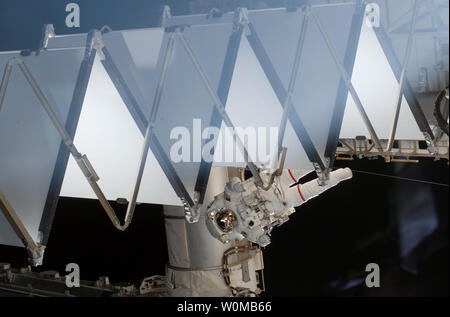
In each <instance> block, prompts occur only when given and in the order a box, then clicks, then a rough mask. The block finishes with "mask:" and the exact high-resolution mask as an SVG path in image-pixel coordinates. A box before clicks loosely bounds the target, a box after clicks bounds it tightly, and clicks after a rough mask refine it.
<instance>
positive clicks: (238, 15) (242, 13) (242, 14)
mask: <svg viewBox="0 0 450 317" xmlns="http://www.w3.org/2000/svg"><path fill="white" fill-rule="evenodd" d="M249 23H250V20H249V18H248V10H247V8H237V10H236V11H235V12H234V23H233V24H234V25H233V31H237V30H238V29H239V28H241V27H243V28H244V34H245V35H250V34H251V31H250V29H249V28H248V24H249Z"/></svg>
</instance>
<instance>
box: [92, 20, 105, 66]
mask: <svg viewBox="0 0 450 317" xmlns="http://www.w3.org/2000/svg"><path fill="white" fill-rule="evenodd" d="M105 28H106V26H104V27H103V28H102V30H104V29H105ZM103 47H105V44H104V43H103V38H102V31H98V30H94V31H92V38H91V41H90V43H89V54H90V52H91V51H92V50H96V52H97V55H98V56H99V58H100V60H102V61H104V60H105V54H104V53H103Z"/></svg>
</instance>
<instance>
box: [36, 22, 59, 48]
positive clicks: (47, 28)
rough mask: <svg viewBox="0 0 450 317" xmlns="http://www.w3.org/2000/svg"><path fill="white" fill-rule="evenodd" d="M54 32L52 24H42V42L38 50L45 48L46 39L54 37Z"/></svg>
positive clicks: (46, 44)
mask: <svg viewBox="0 0 450 317" xmlns="http://www.w3.org/2000/svg"><path fill="white" fill-rule="evenodd" d="M55 35H56V34H55V28H54V27H53V24H46V25H44V33H43V35H42V42H41V46H40V48H39V51H41V50H45V49H47V46H48V40H49V39H50V38H51V37H54V36H55Z"/></svg>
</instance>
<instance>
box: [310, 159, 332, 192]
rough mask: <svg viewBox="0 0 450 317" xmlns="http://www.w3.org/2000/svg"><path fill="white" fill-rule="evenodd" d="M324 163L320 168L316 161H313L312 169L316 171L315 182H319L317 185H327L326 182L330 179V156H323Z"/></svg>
mask: <svg viewBox="0 0 450 317" xmlns="http://www.w3.org/2000/svg"><path fill="white" fill-rule="evenodd" d="M324 161H325V162H324V163H325V164H326V166H327V167H326V168H325V169H322V168H320V166H319V164H317V163H313V166H314V169H315V171H316V174H317V183H318V184H319V186H326V185H328V182H329V181H330V172H331V169H330V167H329V166H330V158H328V157H325V158H324Z"/></svg>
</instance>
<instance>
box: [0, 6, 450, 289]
mask: <svg viewBox="0 0 450 317" xmlns="http://www.w3.org/2000/svg"><path fill="white" fill-rule="evenodd" d="M68 2H72V1H62V0H53V1H50V0H49V1H24V0H15V1H10V0H0V51H3V50H13V49H28V48H37V47H38V44H39V40H40V38H41V28H42V26H43V25H44V24H49V23H52V24H53V25H54V26H55V30H56V33H57V34H65V33H80V32H87V31H89V30H90V29H93V28H100V27H102V26H103V25H109V26H110V27H111V28H112V29H124V28H139V27H151V26H155V25H157V24H158V21H159V17H160V9H161V7H162V5H163V4H168V5H170V7H171V9H172V14H173V15H181V14H187V13H189V3H188V1H182V0H181V1H180V0H178V1H177V0H173V1H164V3H163V1H137V0H132V1H129V0H128V1H116V0H109V1H100V0H84V1H73V2H76V3H78V4H79V5H80V8H81V27H80V28H79V29H68V28H66V27H65V24H64V20H65V16H66V12H65V11H64V8H65V5H66V4H67V3H68ZM242 2H243V3H244V4H245V1H242ZM336 166H337V167H341V166H348V167H350V168H352V169H355V170H363V171H371V172H377V173H383V174H388V175H396V176H401V177H408V178H414V179H421V180H426V181H432V182H439V183H445V184H448V164H447V161H442V160H441V161H438V162H433V161H432V160H430V159H422V160H421V162H420V163H419V164H406V163H390V164H386V163H384V161H383V160H382V159H380V160H374V161H369V160H366V159H364V160H356V161H353V162H347V161H341V162H337V163H336ZM430 201H431V202H432V203H431V204H430ZM113 207H114V209H116V210H117V209H118V210H120V211H121V212H122V213H124V212H125V208H126V207H125V206H123V205H114V203H113ZM419 209H426V210H431V209H433V210H434V211H435V212H436V214H437V215H438V218H439V227H438V229H437V230H436V231H435V232H434V233H433V234H431V235H430V236H428V237H427V238H425V240H424V241H422V243H421V244H420V246H419V248H418V251H417V252H416V254H417V253H418V254H420V256H419V257H418V258H420V259H423V260H421V261H416V262H417V265H418V267H419V269H420V270H419V273H418V274H415V275H413V274H411V273H407V272H406V271H404V270H402V269H401V268H400V261H401V259H400V257H399V241H400V238H399V232H398V227H397V219H398V215H399V214H400V213H401V212H409V211H414V210H419ZM448 210H449V206H448V187H444V186H436V185H429V184H424V183H418V182H411V181H404V180H395V179H391V178H386V177H380V176H373V175H367V174H361V173H355V174H354V178H353V179H352V180H351V181H347V182H346V183H344V184H341V185H340V186H338V187H337V188H334V189H332V190H330V191H328V192H327V193H326V194H324V195H323V196H321V197H320V198H319V199H314V200H312V201H310V202H308V204H306V205H304V206H303V207H302V208H298V209H297V212H296V213H295V214H293V215H292V216H291V220H290V221H289V222H287V223H286V224H284V225H283V226H282V227H280V228H277V229H275V230H274V232H273V235H272V244H270V245H269V246H268V247H267V248H265V250H264V261H265V280H266V286H267V289H268V290H267V292H266V294H265V295H267V296H316V295H320V296H330V295H344V296H346V295H361V296H391V295H393V296H408V295H425V296H433V295H440V296H442V295H445V296H448V285H449V279H448V278H449V277H448V269H449V262H448ZM0 262H9V263H11V264H12V265H13V266H15V267H20V266H24V265H27V254H26V252H25V250H24V249H22V248H14V247H6V246H0ZM70 262H76V263H78V264H79V265H80V268H81V278H82V279H86V280H92V279H96V278H98V277H99V276H102V275H107V276H109V277H110V280H111V282H113V283H117V282H132V283H138V282H139V280H140V279H142V278H144V277H147V276H150V275H155V274H164V265H165V263H166V262H167V248H166V241H165V232H164V222H163V218H162V207H161V206H157V205H146V204H142V205H139V206H138V207H137V209H136V212H135V218H134V221H133V223H132V225H131V226H130V227H129V228H128V230H127V231H125V232H119V231H118V230H116V229H115V228H114V227H113V226H112V225H111V224H110V222H109V219H108V218H107V216H106V215H105V213H104V211H103V210H102V208H101V206H100V204H99V203H98V202H97V201H96V200H84V199H69V198H61V199H60V200H59V203H58V208H57V211H56V217H55V221H54V224H53V229H52V234H51V235H50V240H49V243H48V246H47V250H46V257H45V261H44V265H43V266H42V267H41V268H39V270H46V269H55V270H58V271H60V272H61V273H64V268H65V265H66V264H67V263H70ZM370 262H375V263H378V264H379V265H380V268H381V288H379V289H376V290H375V289H367V288H365V287H357V288H354V289H352V290H348V291H344V292H342V291H337V290H335V289H334V288H333V287H332V286H331V282H332V281H335V280H339V279H342V280H345V279H346V277H348V276H355V275H358V274H359V275H361V274H364V268H365V265H366V264H367V263H370Z"/></svg>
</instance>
